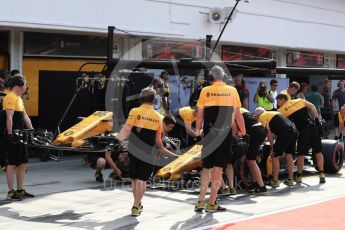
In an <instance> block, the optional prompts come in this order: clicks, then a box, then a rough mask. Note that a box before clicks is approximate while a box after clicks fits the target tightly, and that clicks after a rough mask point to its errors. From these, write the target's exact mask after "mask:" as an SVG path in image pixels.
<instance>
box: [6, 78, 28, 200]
mask: <svg viewBox="0 0 345 230" xmlns="http://www.w3.org/2000/svg"><path fill="white" fill-rule="evenodd" d="M9 86H10V89H11V92H10V93H8V94H7V95H6V96H5V97H4V101H3V109H4V110H5V114H6V120H4V122H6V131H5V139H6V149H7V164H8V165H7V170H6V174H7V183H8V188H9V192H8V193H7V199H10V200H21V199H23V198H26V197H34V195H32V194H29V193H27V192H26V191H25V190H24V188H23V184H24V175H25V171H26V166H27V163H28V153H27V149H26V147H25V146H24V145H23V144H22V143H19V142H17V141H15V140H14V137H13V130H16V129H19V130H21V129H24V128H25V127H26V128H28V129H33V127H32V124H31V120H30V118H29V116H28V115H27V114H26V112H25V108H24V104H23V100H22V98H21V96H22V95H23V93H24V92H25V90H26V80H25V78H24V77H23V76H21V75H16V76H14V77H12V78H11V81H10V82H9ZM14 174H16V178H17V191H15V190H14V188H13V183H14Z"/></svg>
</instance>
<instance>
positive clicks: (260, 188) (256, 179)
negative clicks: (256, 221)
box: [233, 108, 267, 195]
mask: <svg viewBox="0 0 345 230" xmlns="http://www.w3.org/2000/svg"><path fill="white" fill-rule="evenodd" d="M240 111H241V114H242V116H243V118H244V123H245V126H246V131H247V134H248V135H249V136H250V140H249V146H248V151H247V153H246V160H247V165H248V168H249V170H250V172H251V174H252V177H253V178H252V181H253V183H252V184H251V186H249V188H248V192H249V193H255V194H258V195H265V194H267V189H266V186H265V184H264V182H263V180H262V176H261V171H260V168H259V166H258V164H257V163H256V157H257V155H258V152H259V149H260V146H261V144H262V143H263V142H264V141H265V138H266V135H267V130H266V129H265V128H264V127H263V125H262V124H261V123H260V121H259V120H258V119H257V118H256V117H255V114H253V113H250V112H249V111H248V110H246V109H245V108H241V109H240ZM233 128H237V126H233Z"/></svg>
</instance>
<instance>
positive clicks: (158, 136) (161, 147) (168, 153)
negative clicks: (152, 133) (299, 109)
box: [156, 132, 178, 157]
mask: <svg viewBox="0 0 345 230" xmlns="http://www.w3.org/2000/svg"><path fill="white" fill-rule="evenodd" d="M156 147H157V149H158V150H159V152H160V153H162V154H164V155H166V156H168V157H178V155H176V154H175V153H173V152H171V151H169V150H167V149H166V148H164V145H163V142H162V134H161V132H157V133H156Z"/></svg>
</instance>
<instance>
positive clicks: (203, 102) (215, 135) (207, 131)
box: [195, 66, 246, 212]
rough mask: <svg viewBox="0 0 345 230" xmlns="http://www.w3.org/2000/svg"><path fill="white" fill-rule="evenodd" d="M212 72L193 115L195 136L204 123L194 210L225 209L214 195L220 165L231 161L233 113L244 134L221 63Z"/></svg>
mask: <svg viewBox="0 0 345 230" xmlns="http://www.w3.org/2000/svg"><path fill="white" fill-rule="evenodd" d="M211 73H212V75H213V80H214V82H213V84H212V85H210V86H207V87H205V88H203V89H202V90H201V92H200V97H199V100H198V103H197V106H198V112H197V116H196V132H197V136H200V132H201V127H202V123H203V132H204V139H203V148H202V151H201V156H202V160H203V167H204V168H203V170H202V173H201V183H200V195H199V201H198V202H197V204H196V206H195V211H202V210H204V209H206V212H216V211H224V210H225V208H223V207H221V206H219V205H218V204H217V203H216V198H217V193H218V189H219V188H220V186H221V180H222V171H223V168H225V166H226V165H227V163H229V162H231V155H232V153H231V139H232V132H231V126H232V123H233V120H234V118H233V117H235V120H236V122H237V124H238V126H239V132H238V135H239V136H243V135H245V134H246V128H245V125H244V120H243V116H242V114H241V112H240V107H241V102H240V97H239V96H238V93H237V90H236V89H235V88H234V87H232V86H228V85H226V84H225V82H224V77H225V73H224V70H223V69H222V68H221V67H219V66H214V67H213V68H212V69H211ZM233 115H235V116H233ZM211 174H212V176H211ZM210 181H211V194H210V198H209V200H208V203H207V204H206V202H205V196H206V192H207V189H208V184H209V182H210Z"/></svg>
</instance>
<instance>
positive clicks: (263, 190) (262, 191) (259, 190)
mask: <svg viewBox="0 0 345 230" xmlns="http://www.w3.org/2000/svg"><path fill="white" fill-rule="evenodd" d="M254 193H255V194H257V195H267V188H266V186H265V185H264V186H262V187H257V188H256V189H255V191H254Z"/></svg>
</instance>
